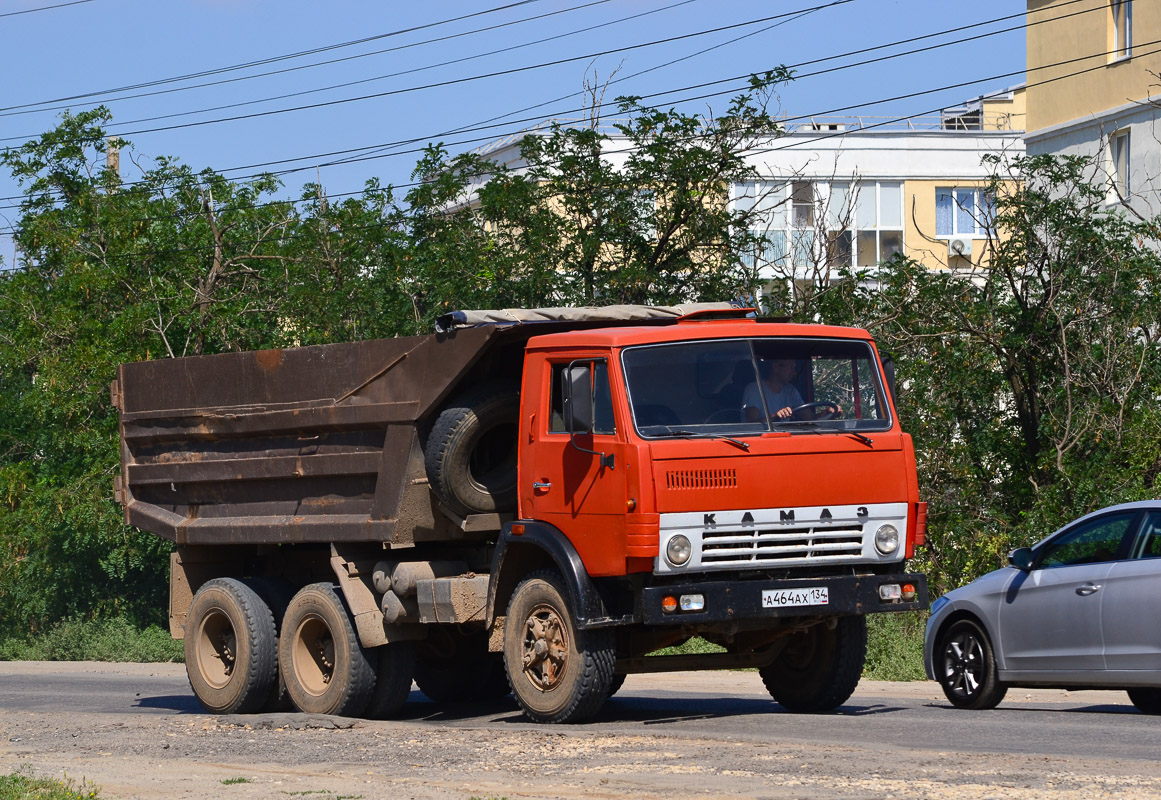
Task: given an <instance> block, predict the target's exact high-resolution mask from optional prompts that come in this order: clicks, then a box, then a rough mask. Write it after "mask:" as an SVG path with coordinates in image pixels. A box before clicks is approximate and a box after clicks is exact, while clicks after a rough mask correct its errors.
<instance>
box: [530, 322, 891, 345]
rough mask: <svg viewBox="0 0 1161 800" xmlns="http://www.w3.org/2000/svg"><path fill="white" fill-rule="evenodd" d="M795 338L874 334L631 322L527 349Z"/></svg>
mask: <svg viewBox="0 0 1161 800" xmlns="http://www.w3.org/2000/svg"><path fill="white" fill-rule="evenodd" d="M756 337H761V338H766V337H794V338H817V339H857V340H862V341H870V339H871V335H870V334H869V333H868V332H867V331H865V330H863V329H861V328H846V327H840V326H837V325H804V324H800V323H791V322H782V321H778V320H770V319H766V318H761V317H759V318H750V319H728V320H708V319H688V320H678V321H676V322H673V323H670V324H668V325H630V326H625V327H621V326H617V327H609V328H588V329H586V330H569V331H562V332H559V333H545V334H542V335H539V336H533V337H531V338H530V339H529V340H528V345H527V349H528V350H538V349H565V348H569V349H572V348H583V347H600V348H620V347H630V346H633V345H642V344H659V343H668V342H681V341H693V340H705V339H738V338H756Z"/></svg>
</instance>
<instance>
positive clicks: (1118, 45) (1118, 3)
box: [1109, 0, 1133, 61]
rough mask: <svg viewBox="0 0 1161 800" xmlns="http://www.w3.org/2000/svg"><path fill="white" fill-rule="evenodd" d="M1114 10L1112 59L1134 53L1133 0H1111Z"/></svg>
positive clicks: (1115, 59)
mask: <svg viewBox="0 0 1161 800" xmlns="http://www.w3.org/2000/svg"><path fill="white" fill-rule="evenodd" d="M1110 3H1111V5H1110V9H1109V10H1110V11H1111V12H1112V27H1113V37H1112V38H1113V46H1112V48H1111V53H1110V56H1111V59H1110V60H1112V61H1119V60H1121V59H1124V58H1129V57H1130V56H1131V55H1133V0H1110Z"/></svg>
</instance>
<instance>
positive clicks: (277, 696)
mask: <svg viewBox="0 0 1161 800" xmlns="http://www.w3.org/2000/svg"><path fill="white" fill-rule="evenodd" d="M242 583H244V584H246V585H247V586H248V587H250V588H251V589H253V590H254V593H255V594H256V595H258V596H259V597H260V598H262V602H264V603H265V604H266V606H267V607H268V608H269V609H270V613H271V614H272V615H273V616H274V633H275V636H276V637H278V636H281V635H282V619H283V617H285V616H286V607H287V606H288V605H290V599H291V598H292V597H294V589H293V588H291V586H290V584H289V583H287V582H286V581H282V580H278V579H276V578H264V577H256V578H243V579H242ZM274 652H275V671H276V677H275V680H274V684H273V685H272V686H271V687H270V695H269V696H268V697H267V698H266V702H264V703H263V704H262V705H261V707H259V709H258V711H259V712H263V713H273V712H279V711H290V710H291V709H293V708H294V704H293V703H291V702H290V696H289V695H287V694H286V683H285V681H283V679H282V671H281V670H278V669H277V654H278V646H277V641H275V649H274Z"/></svg>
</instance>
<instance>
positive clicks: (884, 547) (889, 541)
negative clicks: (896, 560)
mask: <svg viewBox="0 0 1161 800" xmlns="http://www.w3.org/2000/svg"><path fill="white" fill-rule="evenodd" d="M875 549H876V550H878V551H879V552H880V553H882V554H883V555H885V556H889V555H891V554H892V553H894V552H895V551H896V550H898V549H899V529H898V528H896V527H895V526H894V525H891V524H887V525H880V526H879V530H877V531H875Z"/></svg>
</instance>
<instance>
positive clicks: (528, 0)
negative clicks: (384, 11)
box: [0, 0, 608, 111]
mask: <svg viewBox="0 0 1161 800" xmlns="http://www.w3.org/2000/svg"><path fill="white" fill-rule="evenodd" d="M607 1H608V0H596V2H595V3H594V5H595V4H596V3H599V2H607ZM77 2H86V3H87V2H91V0H77ZM539 2H541V0H518V2H514V3H508V4H507V5H502V6H496V7H494V8H487V9H484V10H483V11H476V12H473V13H471V14H464V15H462V16H459V17H451V18H449V19H442V20H438V21H436V22H428V23H425V24H423V25H415V26H413V27H410V28H401V29H399V30H397V31H388V32H387V33H381V34H378V35H376V36H366V37H364V38H362V39H354V40H352V41H349V42H339V43H338V44H330V45H324V46H322V47H315V48H312V49H310V50H300V51H299V52H297V53H284V54H282V55H278V56H271V57H270V58H263V59H259V60H257V61H248V62H245V63H243V64H234V65H231V66H228V67H218V68H216V69H209V70H203V71H201V72H190V73H187V74H185V75H176V76H173V77H170V78H159V79H157V80H153V81H146V82H144V83H135V84H131V85H128V86H120V87H118V88H116V89H100V90H98V91H93V92H85V93H84V94H74V95H69V96H68V97H56V98H53V99H52V100H41V101H38V102H35V103H24V104H22V105H15V106H6V107H2V108H0V111H12V110H14V109H18V108H29V107H31V106H40V105H46V104H48V103H62V102H65V101H66V100H84V99H85V98H88V97H97V96H100V95H103V94H116V93H117V92H129V91H134V90H136V89H144V88H148V87H150V86H161V85H164V84H167V83H176V82H179V81H187V80H194V79H196V78H204V77H207V76H209V75H220V74H222V73H224V72H233V71H235V70H240V69H249V68H251V67H259V66H263V65H265V64H274V63H277V62H279V61H289V60H291V59H295V58H303V57H304V56H310V55H315V54H317V53H325V52H328V51H331V50H338V49H341V48H344V47H352V46H354V45H359V44H366V43H368V42H374V41H379V40H381V39H387V38H390V37H392V36H402V35H403V34H405V33H415V32H416V31H421V30H426V29H428V28H435V27H438V26H440V25H447V24H450V23H452V22H460V21H462V20H465V19H471V18H472V17H480V16H483V15H485V14H493V13H495V12H497V11H506V10H508V9H510V8H516V7H518V6H526V5H530V4H532V3H539ZM34 10H38V9H34ZM16 13H25V12H16Z"/></svg>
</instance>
